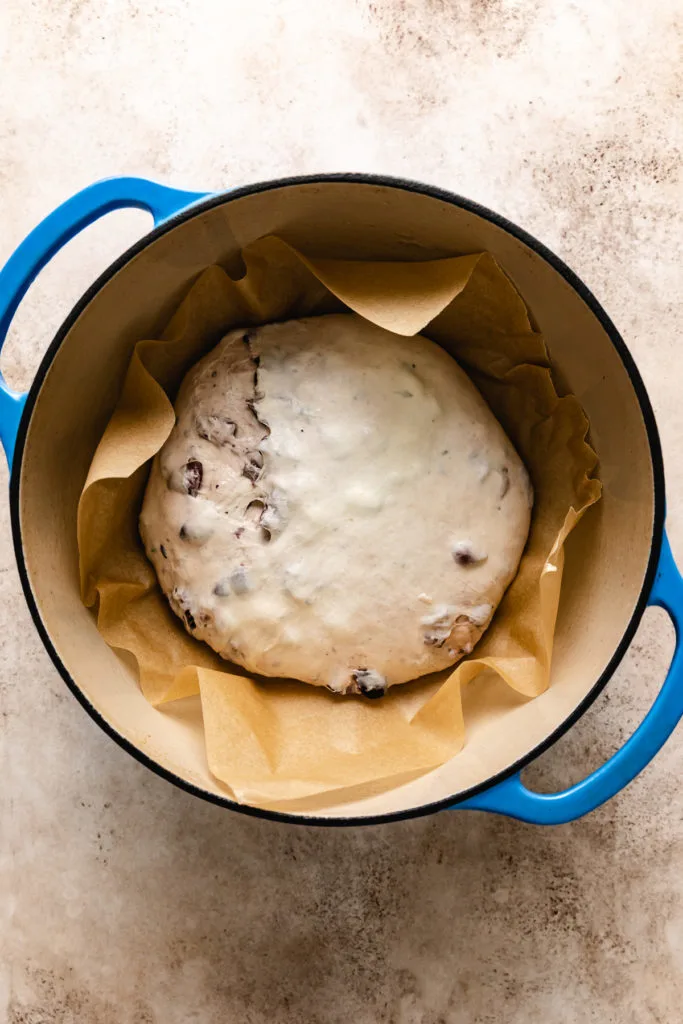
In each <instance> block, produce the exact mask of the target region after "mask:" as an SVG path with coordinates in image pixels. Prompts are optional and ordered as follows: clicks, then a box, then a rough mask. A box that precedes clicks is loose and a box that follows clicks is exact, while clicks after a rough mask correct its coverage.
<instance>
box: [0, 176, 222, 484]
mask: <svg viewBox="0 0 683 1024" xmlns="http://www.w3.org/2000/svg"><path fill="white" fill-rule="evenodd" d="M207 194H208V193H205V192H184V191H180V190H179V189H175V188H167V187H166V186H165V185H156V184H155V183H154V182H152V181H146V180H145V179H144V178H106V179H105V180H104V181H97V182H95V184H94V185H90V186H88V188H84V189H83V191H82V192H77V193H76V195H75V196H72V197H71V199H67V201H66V202H65V203H62V205H61V206H58V207H57V209H56V210H54V211H53V212H52V213H51V214H50V215H49V216H48V217H46V218H45V220H44V221H42V222H41V223H40V224H39V225H38V227H36V228H34V229H33V231H32V232H31V234H30V235H28V236H27V237H26V238H25V239H24V241H23V242H22V243H21V245H20V246H19V247H18V248H17V249H15V251H14V252H13V253H12V255H11V256H10V258H9V259H8V261H7V263H6V264H5V266H4V267H3V268H2V270H1V271H0V348H2V345H3V343H4V341H5V338H6V337H7V331H8V330H9V325H10V324H11V322H12V317H13V316H14V314H15V313H16V311H17V307H18V306H19V303H20V302H21V300H22V298H23V297H24V295H25V294H26V292H27V290H28V288H29V286H30V284H31V282H32V281H33V280H34V278H35V277H36V275H37V274H38V273H39V271H40V270H42V268H43V267H44V266H45V264H46V263H48V262H49V260H50V259H51V258H52V257H53V256H54V254H55V253H56V252H58V251H59V249H61V248H62V246H63V245H64V244H65V243H66V242H68V241H69V239H70V238H73V236H74V235H77V234H78V232H79V231H81V230H82V229H83V228H85V227H87V226H88V224H92V222H93V221H95V220H98V219H99V218H100V217H102V216H104V214H105V213H109V212H110V211H111V210H119V209H121V208H123V207H136V208H137V209H141V210H148V211H149V213H151V214H152V216H153V218H154V224H155V225H157V224H160V223H161V222H162V221H164V220H167V219H168V218H169V217H171V216H173V214H175V213H177V212H178V211H179V210H182V209H184V208H185V207H186V206H189V205H190V204H191V203H195V202H197V201H198V200H200V199H203V198H204V197H205V196H206V195H207ZM25 403H26V395H21V394H17V393H15V392H14V391H11V390H10V388H8V387H7V385H6V384H5V381H4V379H3V377H2V375H1V374H0V441H2V447H3V448H4V449H5V455H6V456H7V462H8V463H9V467H10V469H11V468H12V459H13V457H14V444H15V441H16V438H17V433H18V431H19V421H20V420H21V414H22V412H23V409H24V405H25Z"/></svg>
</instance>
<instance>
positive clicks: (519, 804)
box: [454, 533, 683, 825]
mask: <svg viewBox="0 0 683 1024" xmlns="http://www.w3.org/2000/svg"><path fill="white" fill-rule="evenodd" d="M648 604H650V605H658V606H659V607H660V608H664V609H665V611H667V612H668V613H669V615H670V616H671V620H672V622H673V624H674V628H675V630H676V649H675V651H674V656H673V660H672V662H671V665H670V667H669V672H668V675H667V677H666V679H665V681H664V685H663V686H662V688H661V690H660V691H659V693H658V695H657V697H656V699H655V702H654V704H653V705H652V707H651V708H650V710H649V711H648V713H647V715H646V716H645V718H644V719H643V721H642V722H641V724H640V725H639V726H638V728H637V729H636V731H635V732H634V734H633V735H632V736H631V738H630V739H629V740H627V741H626V743H625V744H624V746H623V747H622V748H621V750H618V751H617V752H616V754H614V755H613V756H612V757H610V759H609V760H608V761H606V762H605V764H603V765H602V766H601V767H600V768H598V769H597V770H596V771H594V772H593V773H592V774H591V775H589V776H588V778H586V779H584V780H583V781H582V782H579V783H577V784H576V785H575V786H571V787H570V788H569V789H567V790H565V791H564V792H563V793H534V792H532V791H531V790H530V789H527V788H526V786H525V785H524V783H523V782H522V779H521V777H520V773H519V772H517V774H515V775H511V776H510V777H509V778H507V779H505V780H504V781H503V782H500V783H498V785H497V786H493V787H492V788H491V789H488V790H485V791H484V792H483V793H479V794H477V796H473V797H471V798H470V799H469V800H464V801H463V802H462V803H458V804H455V805H454V806H455V807H456V808H457V809H460V808H466V809H470V810H477V811H492V812H493V813H494V814H505V815H507V816H508V817H510V818H517V819H518V820H519V821H528V822H531V823H532V824H534V825H562V824H564V823H565V822H568V821H574V819H575V818H580V817H582V816H583V815H584V814H588V813H589V812H590V811H593V810H595V808H596V807H599V806H600V804H603V803H605V801H606V800H609V799H611V797H613V796H614V795H615V794H616V793H618V792H619V791H620V790H621V789H623V788H624V787H625V786H627V785H628V783H629V782H631V781H632V779H634V778H635V777H636V775H638V774H639V773H640V772H641V771H642V770H643V768H645V766H646V765H647V764H649V762H650V761H651V760H652V758H653V757H654V756H655V754H656V753H657V751H658V750H659V749H660V747H662V746H663V744H664V743H665V741H666V740H667V739H668V738H669V736H670V735H671V733H672V732H673V730H674V728H675V727H676V725H677V723H678V721H679V719H680V718H681V716H682V715H683V644H682V643H681V623H682V622H683V578H682V577H681V574H680V573H679V571H678V569H677V568H676V563H675V562H674V559H673V555H672V554H671V548H670V546H669V541H668V538H667V536H666V533H665V534H664V537H663V541H662V550H661V553H660V557H659V565H658V568H657V575H656V578H655V582H654V586H653V588H652V591H651V593H650V597H649V600H648Z"/></svg>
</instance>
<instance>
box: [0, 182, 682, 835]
mask: <svg viewBox="0 0 683 1024" xmlns="http://www.w3.org/2000/svg"><path fill="white" fill-rule="evenodd" d="M122 207H136V208H140V209H143V210H147V211H148V212H149V213H150V214H151V215H152V217H153V220H154V228H153V230H152V231H151V232H150V233H149V234H147V235H146V236H145V237H144V238H142V239H141V240H140V241H139V242H138V243H137V244H136V245H134V246H133V247H132V248H131V249H130V250H129V251H128V252H126V253H125V254H124V255H123V256H121V258H120V259H118V260H117V261H116V262H115V263H114V264H112V266H110V267H109V268H108V270H107V271H106V272H105V273H104V274H102V276H101V277H100V278H99V279H98V280H97V281H96V282H95V283H94V284H93V285H92V287H91V288H90V289H89V290H88V292H87V293H86V294H85V295H84V296H83V298H82V299H81V300H80V302H79V303H78V304H77V305H76V306H75V308H74V309H73V310H72V312H71V313H70V315H69V316H68V317H67V319H66V321H65V322H64V324H63V325H62V326H61V328H60V329H59V331H58V332H57V335H56V337H55V338H54V341H53V342H52V344H51V345H50V347H49V349H48V351H47V353H46V355H45V357H44V359H43V361H42V364H41V366H40V368H39V370H38V373H37V374H36V377H35V380H34V382H33V384H32V386H31V389H30V391H29V392H28V394H25V395H20V394H15V393H13V392H12V391H11V390H10V389H9V388H8V387H7V386H6V385H5V384H4V382H2V381H1V379H0V388H1V390H0V438H1V440H2V444H3V446H4V449H5V453H6V455H7V459H8V462H9V465H10V469H11V477H10V503H11V516H12V530H13V536H14V545H15V552H16V558H17V564H18V567H19V573H20V576H21V580H22V584H23V588H24V593H25V596H26V600H27V602H28V605H29V608H30V609H31V614H32V616H33V619H34V621H35V624H36V627H37V629H38V632H39V633H40V636H41V638H42V640H43V642H44V644H45V646H46V648H47V650H48V652H49V653H50V656H51V657H52V659H53V661H54V663H55V666H56V667H57V669H58V671H59V672H60V674H61V675H62V677H63V678H64V680H65V682H66V684H67V685H68V686H69V688H70V689H71V691H72V693H73V694H74V695H75V696H76V698H77V699H78V700H79V701H80V703H81V704H82V705H83V706H84V707H85V709H86V710H87V711H88V713H89V714H90V715H91V716H92V718H94V719H95V721H96V722H97V723H98V724H99V725H100V726H101V727H102V728H103V729H104V730H105V732H107V733H108V734H109V735H110V736H111V737H112V738H113V739H115V740H116V741H117V742H118V743H119V744H121V746H123V747H124V749H126V750H128V751H129V752H130V753H131V754H133V756H134V757H136V758H137V759H138V760H140V761H141V762H142V763H143V764H146V765H147V766H148V767H149V768H151V769H152V770H154V771H156V772H157V773H158V774H160V775H162V776H163V777H164V778H166V779H168V780H170V781H171V782H173V783H175V784H176V785H178V786H180V787H182V788H184V789H186V790H188V791H189V792H192V793H194V794H196V795H198V796H201V797H203V798H205V799H208V800H211V801H213V802H215V803H219V804H222V805H224V806H227V807H230V808H232V809H234V810H239V811H242V812H244V813H248V814H256V815H261V816H264V817H269V818H274V819H277V820H283V821H290V822H307V823H313V824H353V825H357V824H363V823H368V822H378V821H389V820H396V819H399V818H407V817H411V816H416V815H420V814H426V813H430V812H432V811H436V810H440V809H443V808H448V807H457V808H471V809H476V810H482V811H492V812H496V813H500V814H507V815H510V816H512V817H515V818H519V819H521V820H523V821H529V822H535V823H538V824H545V825H552V824H559V823H561V822H567V821H570V820H572V819H574V818H578V817H580V816H581V815H583V814H586V813H587V812H589V811H591V810H593V809H594V808H595V807H597V806H598V805H600V804H602V803H604V802H605V801H606V800H608V799H609V798H610V797H612V796H614V794H615V793H617V792H618V791H619V790H620V789H622V788H623V787H624V786H625V785H627V783H628V782H630V781H631V779H633V778H634V777H635V776H636V775H637V774H638V773H639V772H640V771H642V769H643V768H644V767H645V765H647V763H648V762H649V761H650V759H651V758H652V757H653V756H654V755H655V754H656V753H657V751H658V750H659V748H660V747H661V746H662V744H663V743H664V741H665V740H666V739H667V737H668V736H669V735H670V733H671V732H672V730H673V729H674V727H675V725H676V723H677V722H678V720H679V718H680V716H681V714H682V713H683V664H682V662H683V654H682V652H681V645H680V616H681V612H682V610H683V583H682V581H681V576H680V575H679V573H678V571H677V569H676V566H675V564H674V561H673V558H672V555H671V551H670V548H669V544H668V542H667V539H666V535H665V533H664V476H663V468H662V458H661V451H660V444H659V438H658V435H657V429H656V425H655V420H654V416H653V413H652V408H651V406H650V402H649V400H648V397H647V394H646V391H645V388H644V386H643V382H642V380H641V378H640V375H639V374H638V371H637V369H636V366H635V364H634V362H633V359H632V358H631V356H630V354H629V352H628V349H627V348H626V346H625V344H624V342H623V340H622V339H621V337H620V336H619V334H618V332H617V330H616V329H615V327H614V325H613V324H612V322H611V321H610V319H609V318H608V316H607V315H606V313H605V312H604V310H603V309H602V307H601V306H600V305H599V303H598V302H597V301H596V299H595V298H594V297H593V295H592V294H591V293H590V292H589V290H588V289H587V288H586V286H585V285H584V284H583V283H582V282H581V281H580V280H579V279H578V278H577V277H576V275H575V274H573V273H572V272H571V271H570V270H569V269H568V268H567V267H566V266H565V265H564V264H563V263H562V262H561V261H560V260H559V259H558V258H557V257H556V256H554V255H553V254H552V253H551V252H549V251H548V249H546V248H545V247H544V246H543V245H541V244H540V243H539V242H538V241H536V240H535V239H534V238H532V237H531V236H530V235H528V234H527V233H526V232H525V231H523V230H521V229H520V228H518V227H516V226H515V225H513V224H511V223H509V222H508V221H506V220H504V219H503V218H502V217H499V216H498V215H496V214H494V213H492V212H491V211H489V210H486V209H484V208H483V207H481V206H478V205H476V204H474V203H472V202H469V201H468V200H466V199H463V198H461V197H459V196H457V195H452V194H449V193H446V192H443V191H441V190H438V189H435V188H430V187H428V186H426V185H421V184H417V183H414V182H408V181H402V180H397V179H391V178H383V177H374V176H368V175H324V176H318V177H301V178H290V179H283V180H279V181H271V182H266V183H262V184H257V185H253V186H249V187H245V188H239V189H235V190H233V191H230V192H224V193H220V194H217V195H213V194H204V193H196V192H183V191H177V190H175V189H170V188H166V187H163V186H160V185H156V184H153V183H151V182H149V181H144V180H141V179H137V178H118V179H111V180H106V181H101V182H98V183H96V184H95V185H92V186H91V187H90V188H86V189H84V190H83V191H82V192H79V193H78V194H77V195H75V196H73V197H72V198H71V199H69V200H68V201H67V202H65V203H64V204H63V205H62V206H60V207H59V208H58V209H56V210H55V211H54V212H53V213H51V214H50V215H49V216H48V217H47V218H46V219H45V220H44V221H43V222H42V223H41V224H40V225H39V226H38V227H37V228H35V230H34V231H32V232H31V234H30V235H29V236H28V237H27V238H26V239H25V240H24V241H23V242H22V243H21V245H20V246H19V247H18V248H17V249H16V251H15V252H14V254H13V255H12V256H11V257H10V259H9V260H8V261H7V263H6V265H5V267H4V268H3V270H2V272H0V342H2V340H4V338H5V336H6V333H7V329H8V327H9V325H10V322H11V320H12V316H13V314H14V312H15V311H16V309H17V306H18V305H19V302H20V301H21V298H22V296H23V295H24V294H25V292H26V290H27V288H28V287H29V285H30V284H31V282H32V281H33V279H34V278H35V276H36V274H38V272H39V271H40V269H41V268H42V267H44V266H45V264H46V263H47V262H48V261H49V260H50V258H51V257H52V256H53V255H54V253H56V252H57V251H58V250H59V249H60V248H61V247H62V246H63V245H64V244H65V243H66V242H67V241H68V240H69V239H70V238H72V237H73V236H74V235H75V234H77V233H78V232H79V231H80V230H81V229H82V228H84V227H86V226H87V225H88V224H90V223H92V222H93V221H94V220H96V219H98V218H99V217H101V216H103V214H105V213H108V212H109V211H111V210H115V209H119V208H122ZM270 233H276V234H278V235H280V236H282V237H284V238H285V239H286V240H288V241H289V242H291V244H293V245H295V246H297V247H298V248H300V249H302V250H303V251H305V252H309V253H312V254H316V253H319V254H323V253H324V254H326V255H328V256H335V257H340V258H345V257H346V258H362V259H404V260H405V259H426V258H436V257H439V256H444V255H452V254H454V253H458V252H475V251H479V250H488V251H490V252H492V253H493V254H494V255H495V256H496V258H497V259H498V261H499V262H500V263H501V265H502V266H503V267H504V269H505V270H506V272H507V273H508V274H509V275H510V277H511V278H512V279H513V280H514V281H515V283H516V284H517V286H518V288H519V289H520V291H521V293H522V294H523V295H524V297H525V299H526V300H527V302H528V304H529V306H530V308H531V310H532V311H533V315H534V319H535V321H536V323H537V325H538V328H539V329H540V330H541V331H542V332H543V333H544V335H545V338H546V340H547V343H548V348H549V351H550V355H551V359H552V362H553V367H554V370H555V372H556V375H557V379H558V381H560V382H562V383H563V384H565V385H566V387H567V388H568V389H570V390H571V391H573V392H574V393H575V394H576V395H577V396H578V398H579V400H580V401H581V402H582V404H583V406H584V409H585V410H586V413H587V415H588V418H589V420H590V423H591V440H592V443H593V445H594V447H595V449H596V451H597V453H598V456H599V459H600V476H601V480H602V482H603V487H604V493H603V499H602V500H601V501H600V502H599V504H598V505H597V506H595V507H594V508H593V509H591V510H590V511H589V512H588V514H587V515H586V516H585V517H584V519H583V520H582V522H581V524H580V525H579V527H578V528H577V529H576V530H575V531H574V533H573V534H572V536H571V537H570V539H569V543H568V545H567V550H566V563H565V575H564V580H563V592H562V601H561V605H560V610H559V615H558V621H557V629H556V642H555V650H554V655H553V665H552V677H551V685H550V688H549V690H548V691H547V693H545V694H543V695H542V696H541V697H539V698H537V699H536V700H534V701H530V702H523V701H519V702H517V703H516V704H515V705H514V706H511V707H510V709H509V710H508V711H507V712H506V714H505V715H496V716H492V717H491V718H490V719H489V720H486V719H484V718H480V719H479V720H476V721H468V739H467V744H466V746H465V749H464V750H463V751H462V753H461V754H459V755H458V756H457V757H455V758H453V760H452V761H451V762H449V763H448V764H447V765H444V766H443V767H442V768H440V769H438V770H437V771H435V772H432V773H430V774H428V775H426V776H424V777H423V778H421V779H416V780H413V781H411V782H408V783H407V784H405V785H403V786H400V787H398V788H397V789H395V790H392V792H391V793H388V794H380V795H377V796H373V797H366V798H365V799H363V800H359V801H357V802H355V803H354V802H353V801H348V802H347V803H343V804H342V803H334V802H333V801H332V802H331V803H330V805H329V806H322V807H321V808H320V809H319V810H318V811H316V813H315V814H310V813H306V814H304V813H299V812H298V811H297V810H296V808H292V807H289V808H287V809H286V810H284V811H281V810H278V809H273V808H270V809H264V808H258V807H247V806H243V805H238V804H237V803H235V801H234V800H232V799H231V798H230V796H229V795H228V794H227V793H226V791H225V790H224V789H222V788H221V786H220V785H219V784H218V783H217V782H216V780H215V779H213V777H212V776H211V775H210V773H209V771H208V768H207V766H206V763H205V756H204V751H203V744H202V742H201V728H202V726H201V716H200V714H199V711H198V710H197V709H196V708H195V709H192V708H190V709H189V710H188V709H187V708H186V709H184V710H183V711H182V713H181V712H178V713H174V712H173V711H172V710H171V711H168V712H167V711H164V713H159V712H158V711H156V710H155V709H153V708H151V707H150V706H149V705H148V704H147V702H146V701H145V700H144V698H143V697H142V695H141V693H140V690H139V687H138V686H137V683H136V680H135V676H134V674H133V673H132V672H131V670H130V668H129V667H128V666H127V665H126V664H125V663H124V662H123V661H122V660H121V659H120V658H118V657H117V656H116V655H115V654H114V652H112V651H111V650H110V649H109V648H108V647H107V646H106V645H105V643H104V642H103V640H102V639H101V637H100V635H99V633H98V632H97V629H96V628H95V624H94V622H93V619H92V616H91V614H90V613H89V612H88V611H87V610H86V609H85V608H84V607H83V605H82V604H81V601H80V597H79V585H78V561H77V548H76V508H77V502H78V497H79V494H80V491H81V489H82V486H83V482H84V480H85V476H86V473H87V469H88V466H89V464H90V461H91V458H92V454H93V452H94V449H95V446H96V444H97V442H98V440H99V437H100V436H101V433H102V430H103V428H104V426H105V424H106V422H107V420H108V418H109V416H110V414H111V412H112V410H113V407H114V404H115V402H116V398H117V395H118V393H119V390H120V386H121V383H122V380H123V376H124V374H125V370H126V366H127V364H128V361H129V359H130V355H131V352H132V348H133V346H134V344H135V342H136V341H137V340H138V339H140V338H141V337H145V336H146V337H150V336H151V337H153V336H155V335H156V334H158V332H159V331H160V329H161V328H162V327H163V325H164V323H165V321H166V320H167V318H168V315H169V313H170V311H171V310H172V309H173V308H174V306H175V305H176V304H177V302H178V300H179V298H180V297H181V296H182V295H183V294H184V292H185V291H186V290H187V287H188V284H189V282H191V281H192V280H193V279H194V278H195V277H196V275H197V274H198V273H199V272H200V271H201V269H203V268H204V267H205V266H207V265H208V264H210V263H214V262H219V263H222V264H223V265H227V266H230V265H231V261H233V262H234V261H235V260H236V259H238V254H239V251H240V250H241V248H242V247H244V246H245V245H247V244H248V243H249V242H251V241H253V240H254V239H256V238H258V237H261V236H263V235H265V234H270ZM648 604H649V605H658V606H660V607H662V608H665V609H666V611H667V612H668V613H669V615H670V616H671V618H672V620H673V622H674V626H675V629H676V651H675V654H674V658H673V661H672V664H671V667H670V670H669V673H668V676H667V678H666V680H665V682H664V685H663V686H662V689H661V690H660V692H659V694H658V696H657V698H656V700H655V702H654V705H653V706H652V708H651V710H650V711H649V713H648V715H647V716H646V718H645V720H644V721H643V722H642V724H641V725H640V727H639V728H638V729H637V730H636V732H635V733H634V735H633V736H632V737H631V738H630V739H629V740H628V741H627V742H626V743H625V744H624V746H623V747H622V748H621V750H619V751H618V752H617V753H616V754H615V755H614V756H613V757H611V758H610V759H609V760H608V761H607V762H606V764H604V765H603V766H602V767H601V768H599V769H598V770H597V771H595V772H593V773H592V774H591V775H589V776H588V777H587V778H586V779H584V781H583V782H580V783H579V784H578V785H575V786H572V787H571V788H570V789H568V790H566V791H565V792H562V793H555V794H539V793H534V792H532V791H530V790H529V789H528V788H527V787H526V786H525V785H524V783H523V782H522V779H521V776H520V772H521V770H522V769H523V768H524V766H525V765H527V764H529V763H530V762H531V761H532V760H533V759H534V758H535V757H537V756H538V755H539V754H540V753H541V752H542V751H544V750H546V749H547V748H548V747H549V746H550V745H551V744H552V743H553V742H554V741H555V740H556V739H557V738H558V737H559V736H560V735H562V734H563V733H564V732H565V731H566V730H567V729H568V728H570V727H571V725H572V724H573V723H574V722H575V721H576V720H577V719H578V718H579V717H580V715H581V714H582V713H583V712H584V711H585V710H586V708H587V707H589V705H590V704H591V703H592V701H593V700H594V699H595V698H596V696H597V695H598V694H599V693H600V691H601V690H602V689H603V687H604V686H605V685H606V683H607V682H608V680H609V678H610V676H611V675H612V673H613V671H614V669H615V667H616V665H617V664H618V663H619V661H620V659H621V657H622V656H623V654H624V652H625V650H626V649H627V647H628V644H629V642H630V641H631V639H632V637H633V635H634V632H635V630H636V628H637V626H638V623H639V621H640V618H641V616H642V614H643V611H644V609H645V608H646V606H647V605H648Z"/></svg>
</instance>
